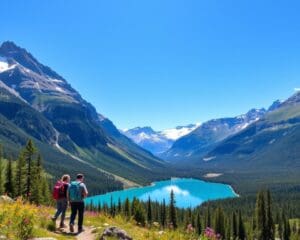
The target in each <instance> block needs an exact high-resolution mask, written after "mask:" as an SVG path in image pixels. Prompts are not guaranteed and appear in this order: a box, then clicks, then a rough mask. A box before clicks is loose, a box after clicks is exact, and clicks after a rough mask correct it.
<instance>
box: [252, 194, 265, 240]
mask: <svg viewBox="0 0 300 240" xmlns="http://www.w3.org/2000/svg"><path fill="white" fill-rule="evenodd" d="M255 226H256V229H255V235H256V238H257V239H258V240H267V235H266V234H267V229H266V228H267V226H266V208H265V199H264V193H263V191H260V192H259V193H258V194H257V199H256V206H255Z"/></svg>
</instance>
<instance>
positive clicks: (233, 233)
mask: <svg viewBox="0 0 300 240" xmlns="http://www.w3.org/2000/svg"><path fill="white" fill-rule="evenodd" d="M230 233H231V234H230V235H231V237H232V238H233V239H236V237H237V221H236V214H235V212H232V215H231V229H230Z"/></svg>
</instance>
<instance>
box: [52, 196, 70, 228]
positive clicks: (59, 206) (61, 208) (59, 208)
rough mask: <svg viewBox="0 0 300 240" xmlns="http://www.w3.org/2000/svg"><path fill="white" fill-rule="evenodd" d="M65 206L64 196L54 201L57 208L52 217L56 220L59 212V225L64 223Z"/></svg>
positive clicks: (66, 205) (66, 203)
mask: <svg viewBox="0 0 300 240" xmlns="http://www.w3.org/2000/svg"><path fill="white" fill-rule="evenodd" d="M67 207H68V201H67V199H66V198H63V199H58V200H57V201H56V209H57V210H56V213H55V215H54V217H53V218H54V219H55V220H56V219H57V218H58V217H59V215H60V214H61V220H60V224H61V225H62V224H64V220H65V215H66V210H67Z"/></svg>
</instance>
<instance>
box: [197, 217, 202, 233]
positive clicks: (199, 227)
mask: <svg viewBox="0 0 300 240" xmlns="http://www.w3.org/2000/svg"><path fill="white" fill-rule="evenodd" d="M196 231H197V235H201V233H202V226H201V217H200V213H198V214H197V220H196Z"/></svg>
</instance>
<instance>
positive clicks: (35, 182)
mask: <svg viewBox="0 0 300 240" xmlns="http://www.w3.org/2000/svg"><path fill="white" fill-rule="evenodd" d="M43 177H44V176H43V167H42V157H41V155H40V154H39V155H38V157H37V160H36V161H35V162H33V166H32V177H31V178H32V194H31V195H30V201H31V202H34V203H36V204H38V205H39V204H41V203H42V202H43V195H42V187H43V186H42V181H41V180H42V178H43Z"/></svg>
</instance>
